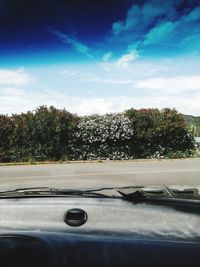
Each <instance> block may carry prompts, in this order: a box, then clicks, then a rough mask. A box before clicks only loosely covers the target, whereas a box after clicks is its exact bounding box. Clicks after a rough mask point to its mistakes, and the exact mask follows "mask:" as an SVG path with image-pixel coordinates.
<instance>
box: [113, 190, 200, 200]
mask: <svg viewBox="0 0 200 267" xmlns="http://www.w3.org/2000/svg"><path fill="white" fill-rule="evenodd" d="M118 192H119V193H120V194H121V195H122V196H123V198H124V199H127V200H129V201H134V202H143V201H144V202H146V201H173V202H198V203H200V195H199V192H198V189H197V188H186V189H184V190H178V189H174V188H170V187H160V188H150V187H141V188H133V189H132V190H128V192H127V191H126V190H118Z"/></svg>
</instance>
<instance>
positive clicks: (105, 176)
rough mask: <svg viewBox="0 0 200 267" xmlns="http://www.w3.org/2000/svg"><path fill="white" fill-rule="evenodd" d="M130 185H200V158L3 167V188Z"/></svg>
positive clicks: (0, 173)
mask: <svg viewBox="0 0 200 267" xmlns="http://www.w3.org/2000/svg"><path fill="white" fill-rule="evenodd" d="M131 185H190V186H191V185H200V159H184V160H183V159H181V160H162V161H159V160H158V161H143V162H142V161H141V162H108V163H69V164H55V165H54V164H50V165H26V166H7V167H2V166H1V167H0V190H1V191H2V190H7V189H8V190H9V189H13V188H21V187H35V186H51V187H58V188H91V187H104V186H131Z"/></svg>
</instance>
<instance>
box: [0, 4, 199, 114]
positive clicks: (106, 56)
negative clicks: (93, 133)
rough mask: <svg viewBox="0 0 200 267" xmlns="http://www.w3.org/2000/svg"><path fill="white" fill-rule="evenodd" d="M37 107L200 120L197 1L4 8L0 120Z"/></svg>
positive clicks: (1, 12)
mask: <svg viewBox="0 0 200 267" xmlns="http://www.w3.org/2000/svg"><path fill="white" fill-rule="evenodd" d="M198 3H199V4H198ZM39 105H48V106H49V105H54V106H55V107H58V108H63V107H65V108H66V109H67V110H69V111H71V112H74V113H78V114H91V113H107V112H117V111H123V110H125V109H127V108H130V107H134V108H165V107H171V108H176V109H177V110H178V111H179V112H182V113H185V114H193V115H200V2H199V0H165V1H163V0H151V1H144V0H143V1H142V0H137V1H136V0H135V1H134V0H109V1H108V0H101V1H100V0H68V1H66V0H43V1H41V0H29V1H27V0H18V1H15V0H0V113H4V114H11V113H20V112H24V111H27V110H33V109H35V108H36V107H38V106H39Z"/></svg>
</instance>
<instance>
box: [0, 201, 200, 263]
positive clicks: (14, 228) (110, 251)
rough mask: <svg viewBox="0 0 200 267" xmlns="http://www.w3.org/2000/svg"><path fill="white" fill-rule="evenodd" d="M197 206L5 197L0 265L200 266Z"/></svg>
mask: <svg viewBox="0 0 200 267" xmlns="http://www.w3.org/2000/svg"><path fill="white" fill-rule="evenodd" d="M199 225H200V214H199V207H198V206H190V207H189V206H187V205H186V206H185V205H175V206H174V205H170V204H168V205H158V204H157V205H155V204H150V203H131V202H128V201H125V200H123V199H119V198H116V199H114V198H108V199H107V198H73V197H67V198H64V197H51V198H22V199H21V198H20V199H17V198H16V199H1V200H0V266H37V267H39V266H52V267H54V266H55V267H68V266H75V267H79V266H82V267H90V266H95V267H96V266H97V267H98V266H99V267H100V266H101V267H102V266H137V267H140V266H199V261H200V227H199Z"/></svg>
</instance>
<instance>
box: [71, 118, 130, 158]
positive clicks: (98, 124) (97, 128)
mask: <svg viewBox="0 0 200 267" xmlns="http://www.w3.org/2000/svg"><path fill="white" fill-rule="evenodd" d="M132 136H133V128H132V127H131V123H130V120H129V118H128V117H127V116H125V115H124V114H122V113H118V114H106V115H92V116H84V117H82V118H81V120H80V123H79V125H78V131H77V133H76V139H75V142H74V144H73V146H72V151H73V155H72V158H73V159H84V160H85V159H89V160H91V159H130V158H132V157H131V154H130V151H129V143H130V140H131V138H132Z"/></svg>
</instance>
